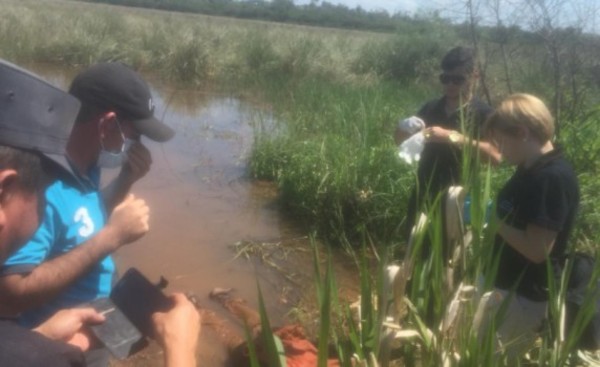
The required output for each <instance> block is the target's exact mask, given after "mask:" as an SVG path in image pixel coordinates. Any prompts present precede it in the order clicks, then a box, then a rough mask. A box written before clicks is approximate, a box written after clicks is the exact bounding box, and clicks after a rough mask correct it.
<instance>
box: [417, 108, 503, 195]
mask: <svg viewBox="0 0 600 367" xmlns="http://www.w3.org/2000/svg"><path fill="white" fill-rule="evenodd" d="M445 106H446V98H445V97H442V98H439V99H435V100H433V101H430V102H428V103H426V104H425V105H424V106H423V107H421V109H420V110H419V112H418V113H417V116H418V117H420V118H421V119H422V120H423V121H424V122H425V126H427V127H432V126H440V127H443V128H445V129H451V130H457V131H464V132H465V134H467V135H470V136H471V138H474V139H479V133H480V130H481V127H482V126H483V124H484V122H485V120H486V118H487V117H488V116H489V115H490V114H491V113H492V112H493V109H492V108H491V107H490V106H488V105H487V104H486V103H484V102H483V101H481V100H479V99H477V98H473V99H472V100H471V101H470V102H469V104H468V105H467V107H466V108H462V109H458V110H456V111H454V112H453V113H451V114H447V113H446V107H445ZM461 125H463V126H461ZM461 164H462V149H461V148H460V147H458V146H456V145H455V144H452V143H451V142H450V141H448V142H439V143H437V142H436V143H433V142H431V143H427V144H425V148H424V149H423V152H422V153H421V159H420V161H419V167H418V171H417V179H418V185H419V186H418V187H419V191H420V192H421V193H423V192H424V191H425V190H424V188H429V190H427V191H428V192H429V193H431V195H437V194H438V192H440V191H441V190H444V189H446V188H448V187H450V186H452V185H455V184H458V183H460V173H461Z"/></svg>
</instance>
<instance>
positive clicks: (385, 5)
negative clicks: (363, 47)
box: [295, 0, 448, 14]
mask: <svg viewBox="0 0 600 367" xmlns="http://www.w3.org/2000/svg"><path fill="white" fill-rule="evenodd" d="M326 1H327V2H329V3H333V4H343V5H346V6H347V7H349V8H355V7H357V6H359V5H360V7H361V8H363V9H365V10H369V11H375V10H387V11H388V12H389V13H390V14H393V13H397V12H402V13H409V14H414V13H415V12H416V11H417V10H418V9H419V7H421V8H423V3H431V2H428V1H422V0H326ZM447 1H448V0H442V1H441V3H444V2H447ZM295 3H296V4H307V3H310V0H295ZM437 5H440V4H437Z"/></svg>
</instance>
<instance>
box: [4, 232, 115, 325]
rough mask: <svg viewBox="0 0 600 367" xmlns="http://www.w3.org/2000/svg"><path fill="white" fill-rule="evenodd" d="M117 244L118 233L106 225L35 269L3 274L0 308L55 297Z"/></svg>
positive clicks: (11, 310) (8, 311)
mask: <svg viewBox="0 0 600 367" xmlns="http://www.w3.org/2000/svg"><path fill="white" fill-rule="evenodd" d="M117 247H118V246H117V240H116V237H115V236H114V235H113V233H112V231H111V230H110V228H108V227H105V228H104V229H102V230H101V231H100V232H98V233H97V234H96V235H95V236H94V237H92V238H91V239H89V240H88V241H86V242H84V243H83V244H81V245H79V246H77V247H76V248H74V249H72V250H71V251H69V252H67V253H65V254H64V255H61V256H58V257H56V258H54V259H51V260H48V261H46V262H43V263H42V264H40V265H39V266H37V267H36V268H34V269H33V271H32V272H31V273H28V274H12V275H6V276H4V277H1V278H0V296H1V299H2V302H1V305H0V310H1V311H2V313H3V314H5V315H12V314H16V313H20V312H23V311H25V310H27V309H30V308H34V307H37V306H39V305H41V304H43V303H45V302H47V301H49V300H51V299H52V298H54V297H56V296H57V295H58V294H60V293H61V292H62V291H64V290H65V289H66V288H67V287H69V286H70V285H71V284H73V283H74V282H75V281H76V280H77V279H79V278H80V277H81V276H82V275H83V274H85V273H86V272H87V271H89V270H90V269H91V268H92V267H93V266H94V265H95V264H97V263H98V262H99V261H101V260H102V259H103V258H105V257H106V256H108V255H109V254H110V253H111V252H113V251H114V250H116V248H117Z"/></svg>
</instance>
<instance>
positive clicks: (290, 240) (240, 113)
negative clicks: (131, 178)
mask: <svg viewBox="0 0 600 367" xmlns="http://www.w3.org/2000/svg"><path fill="white" fill-rule="evenodd" d="M27 67H28V68H30V69H31V70H34V71H35V72H37V73H39V74H40V75H43V76H44V77H46V78H47V79H48V80H49V81H50V82H52V83H53V84H55V85H58V86H62V87H63V88H66V87H67V85H68V84H69V82H70V80H71V79H72V77H73V75H74V72H75V71H73V70H63V69H58V70H57V69H55V68H49V67H43V66H41V65H28V66H27ZM151 85H152V87H153V96H154V98H155V105H156V115H157V116H159V117H162V118H163V119H164V121H166V122H167V123H168V124H169V125H170V126H172V127H173V128H174V129H175V130H176V132H177V133H176V136H175V138H174V139H173V140H171V141H169V142H167V143H164V144H158V143H154V142H151V141H147V140H146V141H145V143H146V145H147V146H148V148H149V149H150V151H151V153H152V157H153V164H152V169H151V171H150V172H149V173H148V175H147V176H146V177H144V178H143V179H142V180H141V181H139V182H138V183H137V184H136V185H135V186H134V189H133V192H134V194H136V195H137V196H139V197H142V198H144V199H145V200H147V202H148V203H149V206H150V208H151V222H150V232H149V233H148V234H147V235H146V236H145V237H144V238H142V239H141V240H139V241H137V242H136V243H133V244H130V245H128V246H126V247H124V248H122V249H120V250H119V251H118V252H117V253H116V254H115V259H116V261H117V266H118V268H119V270H120V271H121V272H123V271H124V270H125V269H127V268H128V267H132V266H134V267H137V268H138V269H140V270H141V271H142V272H143V273H144V274H146V276H148V277H149V278H150V279H151V280H156V279H158V278H159V276H161V275H163V276H165V277H166V278H167V279H168V280H169V282H170V283H169V288H168V290H179V291H189V292H193V293H195V294H196V295H197V296H198V298H199V301H200V303H201V306H202V307H205V308H208V309H212V310H214V311H215V312H217V313H219V314H221V315H223V316H224V317H228V315H225V314H224V313H223V311H222V310H220V309H219V307H218V306H217V305H215V304H214V303H213V302H211V301H210V300H209V298H208V293H209V292H210V290H211V289H213V288H214V287H233V288H234V289H235V292H236V294H237V295H239V296H241V297H242V298H244V299H246V300H248V303H249V305H251V306H255V305H256V304H257V301H256V298H257V292H256V289H257V287H256V284H257V279H258V280H259V281H260V284H261V288H262V290H263V293H264V296H265V300H266V304H267V308H268V311H269V314H270V317H271V320H272V322H273V323H274V324H277V323H280V322H282V320H283V319H284V315H285V313H286V312H287V311H289V309H290V308H291V307H293V306H295V304H296V303H297V301H298V300H299V299H300V298H301V297H302V288H303V285H305V284H307V283H312V282H311V281H310V279H311V278H310V274H312V265H311V254H310V247H309V246H308V240H307V239H306V237H305V235H304V234H302V233H300V232H299V231H297V230H295V229H294V228H293V227H292V226H290V225H289V224H288V223H286V222H285V221H283V220H282V219H281V217H280V213H279V209H278V207H277V205H276V190H275V188H274V187H273V185H272V184H269V183H264V182H256V181H253V180H251V179H249V178H248V173H247V166H246V163H247V156H248V154H249V153H250V150H251V147H252V142H253V127H252V126H253V124H256V123H262V124H267V125H268V124H271V123H272V121H273V117H272V116H271V115H270V113H269V111H268V110H264V109H259V108H256V107H253V106H251V105H249V104H247V103H244V102H243V101H241V100H239V99H236V98H233V97H230V96H223V95H215V94H211V93H206V92H198V91H190V90H181V89H175V88H173V87H170V86H164V85H161V84H160V83H158V82H151ZM114 175H115V172H110V171H108V172H106V174H105V175H104V179H105V180H110V178H111V177H114ZM252 244H261V245H262V246H252ZM258 248H261V249H266V251H258V250H257V249H258ZM342 283H344V282H342ZM240 331H241V330H240ZM224 353H225V352H224V350H223V347H222V346H221V344H220V343H219V341H218V338H217V337H216V335H213V334H211V332H210V330H207V328H206V327H204V328H203V333H202V341H201V348H200V362H201V364H202V365H206V366H221V365H223V364H224V362H223V361H224ZM159 354H160V351H158V350H157V348H151V349H150V350H148V351H146V352H145V353H142V354H141V355H140V356H137V357H136V358H134V359H133V360H132V361H129V362H125V363H119V364H118V365H140V366H141V365H144V366H152V365H161V361H160V359H161V358H160V357H159Z"/></svg>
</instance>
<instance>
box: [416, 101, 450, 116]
mask: <svg viewBox="0 0 600 367" xmlns="http://www.w3.org/2000/svg"><path fill="white" fill-rule="evenodd" d="M443 109H444V97H440V98H435V99H431V100H429V101H427V102H425V103H424V104H423V105H422V106H421V108H420V109H419V112H418V113H417V115H418V116H419V117H421V118H426V117H427V116H428V115H430V114H431V113H435V111H442V110H443Z"/></svg>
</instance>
